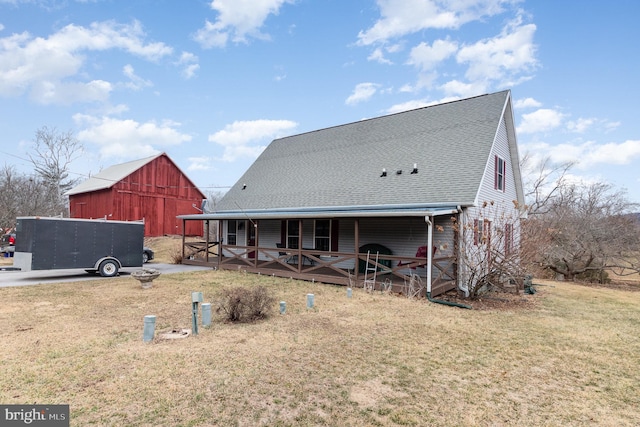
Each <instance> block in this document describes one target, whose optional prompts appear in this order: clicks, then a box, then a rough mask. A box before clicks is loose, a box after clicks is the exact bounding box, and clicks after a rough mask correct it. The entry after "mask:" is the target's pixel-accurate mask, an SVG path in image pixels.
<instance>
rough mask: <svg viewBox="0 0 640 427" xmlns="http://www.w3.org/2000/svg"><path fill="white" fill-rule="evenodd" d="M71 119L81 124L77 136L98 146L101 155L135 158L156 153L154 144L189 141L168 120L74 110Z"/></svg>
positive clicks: (175, 125) (116, 157) (188, 138)
mask: <svg viewBox="0 0 640 427" xmlns="http://www.w3.org/2000/svg"><path fill="white" fill-rule="evenodd" d="M73 119H74V121H75V122H76V124H77V125H78V126H79V127H82V128H84V129H82V130H81V131H79V132H78V133H77V138H78V139H79V140H80V141H82V142H87V143H90V144H94V145H97V146H98V147H100V149H99V151H100V156H101V158H115V159H119V160H126V159H137V158H140V157H145V156H150V155H153V154H157V153H159V152H160V151H161V150H158V149H157V148H156V147H166V146H172V145H179V144H181V143H183V142H189V141H191V136H190V135H187V134H184V133H180V132H179V131H178V130H177V128H178V127H179V126H180V124H179V123H176V122H173V121H170V120H165V121H163V122H161V123H156V122H154V121H148V122H145V123H139V122H137V121H135V120H131V119H124V120H120V119H115V118H112V117H106V116H104V117H96V116H89V115H83V114H76V115H74V117H73Z"/></svg>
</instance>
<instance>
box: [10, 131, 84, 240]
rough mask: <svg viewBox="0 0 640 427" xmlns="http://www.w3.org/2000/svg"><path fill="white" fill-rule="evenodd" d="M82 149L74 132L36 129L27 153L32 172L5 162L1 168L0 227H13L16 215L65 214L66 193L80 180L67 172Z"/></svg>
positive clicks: (66, 208) (66, 209)
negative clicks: (22, 170)
mask: <svg viewBox="0 0 640 427" xmlns="http://www.w3.org/2000/svg"><path fill="white" fill-rule="evenodd" d="M82 152H83V146H82V144H81V143H80V142H79V141H78V140H77V139H76V138H75V136H74V134H73V132H71V131H66V132H63V131H59V130H58V129H56V128H49V127H46V126H43V127H41V128H40V129H38V130H37V131H36V133H35V139H34V144H33V149H32V151H31V152H30V153H29V154H28V157H29V162H30V163H31V165H32V166H33V170H32V172H31V173H24V172H19V171H18V170H17V169H16V168H15V166H12V165H7V164H6V163H5V165H4V166H2V167H1V168H0V204H1V205H0V227H2V228H3V229H9V228H11V227H13V226H14V225H15V221H16V218H17V217H19V216H35V215H40V216H68V203H67V196H65V193H66V192H67V191H68V190H70V189H71V188H73V187H74V186H75V185H76V184H77V183H78V181H79V179H78V178H72V177H71V176H70V171H69V167H70V165H71V162H73V161H74V160H75V159H77V158H78V157H79V156H80V155H82Z"/></svg>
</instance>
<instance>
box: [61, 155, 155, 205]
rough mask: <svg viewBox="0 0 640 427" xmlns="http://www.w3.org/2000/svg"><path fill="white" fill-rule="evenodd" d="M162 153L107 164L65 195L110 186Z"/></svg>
mask: <svg viewBox="0 0 640 427" xmlns="http://www.w3.org/2000/svg"><path fill="white" fill-rule="evenodd" d="M164 154H165V153H160V154H156V155H155V156H151V157H145V158H144V159H139V160H132V161H130V162H126V163H120V164H117V165H113V166H109V167H108V168H106V169H103V170H101V171H100V172H98V173H97V174H95V175H93V176H91V177H90V178H89V179H87V180H86V181H83V182H81V183H80V184H78V185H76V186H75V187H73V188H72V189H71V190H69V191H67V192H66V193H65V195H67V196H71V195H74V194H80V193H88V192H91V191H97V190H104V189H107V188H111V187H112V186H113V185H114V184H116V183H117V182H119V181H122V180H123V179H124V178H126V177H128V176H129V175H131V174H132V173H134V172H135V171H137V170H138V169H140V168H141V167H143V166H144V165H146V164H147V163H150V162H151V161H152V160H154V159H157V158H158V157H160V156H162V155H164Z"/></svg>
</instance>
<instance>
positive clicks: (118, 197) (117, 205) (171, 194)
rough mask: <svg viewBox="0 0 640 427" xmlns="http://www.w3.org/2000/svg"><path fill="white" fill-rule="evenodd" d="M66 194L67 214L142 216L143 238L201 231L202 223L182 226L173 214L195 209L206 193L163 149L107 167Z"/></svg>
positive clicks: (119, 217) (114, 217)
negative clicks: (142, 157) (143, 224)
mask: <svg viewBox="0 0 640 427" xmlns="http://www.w3.org/2000/svg"><path fill="white" fill-rule="evenodd" d="M66 195H68V196H69V216H70V217H71V218H89V219H91V218H107V219H111V220H122V221H134V220H141V219H144V221H145V236H147V237H149V236H163V235H175V234H178V235H180V234H183V233H184V234H186V235H200V236H201V235H202V223H199V222H191V223H189V224H188V225H187V227H186V228H183V222H182V221H180V220H178V219H177V218H176V217H177V216H178V215H180V214H190V213H197V212H198V211H199V208H200V206H201V205H202V200H203V199H204V198H205V196H204V194H203V193H202V192H201V191H200V190H198V188H197V187H196V186H195V185H194V184H193V183H192V182H191V180H190V179H189V178H188V177H187V176H186V175H185V174H184V173H183V172H182V171H181V170H180V169H179V168H178V167H177V166H176V164H175V163H174V162H173V161H172V160H171V159H170V158H169V156H167V155H166V154H165V153H161V154H158V155H155V156H151V157H147V158H144V159H140V160H134V161H131V162H127V163H122V164H118V165H114V166H111V167H108V168H106V169H104V170H102V171H100V172H99V173H97V174H95V175H93V176H92V177H91V178H89V179H87V180H86V181H84V182H82V183H80V184H79V185H77V186H76V187H74V188H72V189H71V190H69V191H68V192H67V193H66ZM195 206H197V208H196V207H195Z"/></svg>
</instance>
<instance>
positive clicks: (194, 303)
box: [191, 292, 202, 335]
mask: <svg viewBox="0 0 640 427" xmlns="http://www.w3.org/2000/svg"><path fill="white" fill-rule="evenodd" d="M201 302H202V292H191V333H192V334H193V335H198V303H201Z"/></svg>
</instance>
